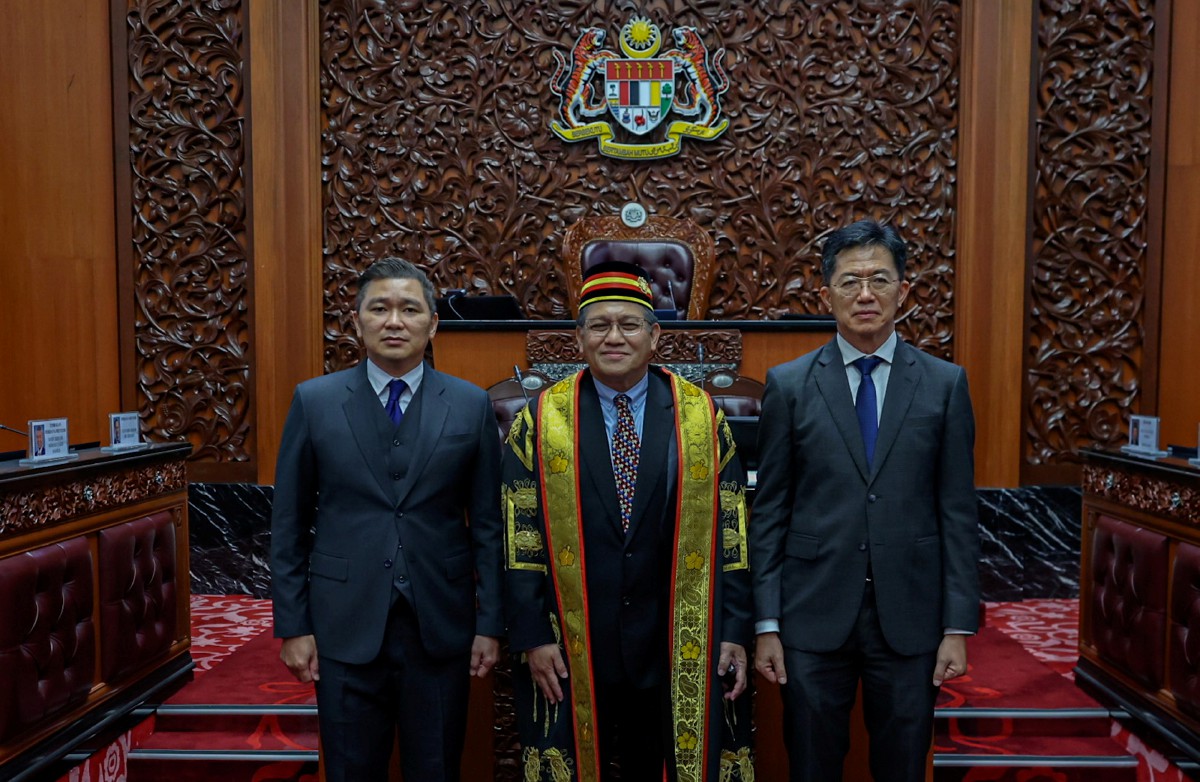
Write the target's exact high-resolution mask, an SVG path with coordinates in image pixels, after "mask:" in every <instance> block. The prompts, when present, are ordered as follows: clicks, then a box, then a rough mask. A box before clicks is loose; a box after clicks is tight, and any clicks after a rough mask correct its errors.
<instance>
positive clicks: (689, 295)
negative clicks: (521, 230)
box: [563, 215, 716, 320]
mask: <svg viewBox="0 0 1200 782" xmlns="http://www.w3.org/2000/svg"><path fill="white" fill-rule="evenodd" d="M609 260H621V261H628V262H631V263H636V264H637V265H638V266H641V267H642V268H643V269H645V270H646V271H647V272H649V274H650V278H651V281H652V282H651V286H650V287H651V289H652V290H653V292H654V301H655V308H656V309H665V310H676V311H679V312H682V313H684V315H685V316H686V317H687V318H688V319H689V320H702V319H703V318H704V317H706V315H707V313H708V297H709V294H710V293H711V292H712V284H713V276H714V274H715V273H716V250H715V247H714V245H713V240H712V237H711V236H709V235H708V233H706V232H705V231H703V230H701V228H700V226H699V225H697V224H696V223H695V222H693V221H691V220H688V219H686V218H674V217H662V216H659V215H650V216H649V217H648V218H647V219H646V222H645V224H644V225H642V226H639V227H638V228H630V227H629V226H627V225H625V223H624V222H622V221H621V218H620V217H616V216H606V217H584V218H582V219H580V220H579V221H577V222H576V223H574V224H573V225H571V226H570V227H569V228H567V232H566V236H565V237H564V238H563V263H564V266H565V270H566V281H567V295H568V297H569V304H570V307H571V314H572V315H574V314H575V313H576V312H577V311H578V309H579V287H580V285H581V284H582V280H583V272H584V270H586V269H588V268H590V267H591V266H594V265H595V264H597V263H600V262H601V261H609ZM668 281H670V286H668V284H667V283H668ZM672 286H673V287H674V294H675V295H674V297H672V295H671V287H672Z"/></svg>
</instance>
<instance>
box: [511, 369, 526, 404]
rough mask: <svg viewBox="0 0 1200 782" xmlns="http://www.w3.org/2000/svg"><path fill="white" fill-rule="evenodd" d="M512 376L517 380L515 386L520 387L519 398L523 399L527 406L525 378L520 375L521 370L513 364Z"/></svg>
mask: <svg viewBox="0 0 1200 782" xmlns="http://www.w3.org/2000/svg"><path fill="white" fill-rule="evenodd" d="M513 375H515V376H516V378H517V385H519V386H520V387H521V396H523V397H525V404H529V393H528V392H527V391H526V390H525V378H524V377H522V375H521V368H520V367H519V366H517V365H516V364H513Z"/></svg>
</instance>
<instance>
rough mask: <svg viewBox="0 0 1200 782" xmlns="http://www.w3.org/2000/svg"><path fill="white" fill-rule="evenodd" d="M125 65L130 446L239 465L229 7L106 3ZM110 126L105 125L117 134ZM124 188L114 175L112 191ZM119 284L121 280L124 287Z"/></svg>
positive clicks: (235, 35) (241, 403)
mask: <svg viewBox="0 0 1200 782" xmlns="http://www.w3.org/2000/svg"><path fill="white" fill-rule="evenodd" d="M114 10H119V13H120V16H118V18H123V19H124V25H123V34H124V36H125V44H126V47H125V50H126V52H127V54H128V61H127V72H126V73H125V74H124V76H121V75H120V72H119V71H118V76H117V77H116V81H117V83H118V84H119V83H120V81H121V79H122V78H125V79H126V80H127V88H128V103H127V105H124V106H122V102H121V97H123V96H120V95H118V98H117V105H118V107H120V108H122V109H124V110H125V111H126V112H127V115H126V116H127V121H128V129H129V139H128V142H129V143H128V148H127V150H126V154H120V153H119V154H118V159H119V165H122V164H125V165H127V166H128V174H127V176H128V181H129V190H130V192H129V193H127V194H119V198H120V199H121V201H122V202H123V204H127V205H128V208H129V211H130V214H131V215H132V225H131V233H132V236H131V237H125V239H126V240H128V241H130V243H131V244H132V255H131V256H130V255H129V253H128V252H126V253H125V255H126V257H128V258H129V262H130V265H131V266H132V268H133V271H132V288H133V291H132V295H133V298H134V301H135V302H136V305H135V307H134V310H133V320H134V324H133V331H134V333H135V340H136V351H135V354H134V358H133V363H134V365H135V366H134V371H135V384H136V389H137V403H138V406H139V408H140V412H141V416H142V421H143V424H142V426H143V432H144V433H145V434H146V435H147V436H148V437H149V438H150V439H154V440H172V439H181V438H186V439H187V440H189V441H190V442H191V443H192V444H193V446H194V447H195V458H197V459H199V460H204V461H210V462H241V461H246V460H249V459H250V458H251V453H252V449H251V448H250V444H249V442H248V440H249V437H250V431H251V427H252V420H251V409H250V400H251V393H250V392H251V389H250V376H251V356H250V353H251V349H250V348H251V344H252V340H251V329H250V319H249V314H248V310H247V307H248V300H249V295H250V293H249V274H250V268H251V267H250V259H249V240H248V217H247V209H248V206H247V203H248V196H247V192H248V188H247V176H248V173H247V167H246V159H245V155H246V152H247V149H248V136H247V128H246V123H247V98H246V94H245V86H246V57H245V51H246V42H245V38H244V7H243V4H242V3H241V2H239V0H222V2H202V0H138V2H133V0H130V1H129V2H128V3H125V2H121V0H118V3H117V5H116V6H114ZM120 117H121V114H120V113H118V127H120V125H121V124H122V123H121V120H120ZM125 176H126V175H121V174H119V176H118V180H119V181H121V180H124V179H125ZM126 279H129V278H128V277H127V278H126Z"/></svg>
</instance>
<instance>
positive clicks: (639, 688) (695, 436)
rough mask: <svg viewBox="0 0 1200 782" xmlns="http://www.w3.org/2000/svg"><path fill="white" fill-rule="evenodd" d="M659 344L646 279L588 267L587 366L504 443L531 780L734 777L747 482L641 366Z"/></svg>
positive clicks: (705, 400)
mask: <svg viewBox="0 0 1200 782" xmlns="http://www.w3.org/2000/svg"><path fill="white" fill-rule="evenodd" d="M659 334H660V327H659V325H658V322H657V319H656V318H655V316H654V312H653V309H652V299H651V295H650V287H649V285H648V282H647V278H646V273H645V272H644V271H642V270H641V269H640V268H638V267H637V266H634V265H632V264H628V263H623V262H607V263H603V264H599V265H597V266H595V267H592V269H590V270H589V272H588V276H587V279H586V280H585V281H584V284H583V289H582V295H581V311H580V315H579V320H578V331H577V340H578V343H579V348H580V351H581V352H582V353H583V355H584V357H585V359H586V361H587V365H588V368H587V369H586V370H584V371H583V372H580V373H578V374H575V375H572V376H571V377H568V378H567V379H565V380H563V381H561V382H559V383H557V384H555V385H554V386H552V387H551V388H549V389H548V390H547V391H545V392H544V393H543V394H542V395H541V396H540V397H539V398H538V399H537V400H535V401H534V402H531V403H530V405H529V406H528V407H527V408H526V409H525V410H523V411H522V412H521V414H520V415H519V416H518V417H517V419H516V421H515V422H514V423H513V427H512V429H511V430H510V432H509V437H508V447H507V448H506V449H505V452H504V490H503V491H504V497H503V501H504V506H505V508H506V533H507V534H506V544H507V546H506V547H507V574H506V584H507V589H506V596H507V599H506V604H505V609H506V613H507V616H508V627H509V641H510V648H511V649H512V650H513V652H514V653H517V654H519V655H520V662H521V663H524V664H519V665H517V666H515V670H514V677H515V679H514V690H515V693H516V697H517V718H518V722H519V730H520V735H521V744H522V748H523V756H522V759H523V765H524V769H523V771H524V779H527V780H532V779H537V780H547V781H550V780H553V781H554V782H557V781H558V780H566V779H570V780H574V781H577V782H598V780H607V779H610V778H611V774H612V763H613V762H616V763H617V764H618V765H619V767H620V778H621V780H622V782H663V779H664V773H666V774H667V778H668V779H672V780H674V779H676V778H681V779H691V780H712V782H716V780H717V779H718V778H720V779H746V778H747V777H745V776H742V775H741V772H740V771H738V768H739V764H741V767H742V768H745V769H746V770H747V772H748V771H749V766H750V756H749V727H750V720H749V714H748V711H747V710H746V709H747V708H748V706H749V703H748V699H746V698H743V699H741V700H740V701H734V699H735V698H737V696H738V695H739V694H740V693H741V692H742V691H743V689H744V688H745V683H746V680H745V673H746V667H747V663H746V657H745V646H744V645H745V644H746V643H747V642H748V641H749V637H750V635H751V625H750V601H751V594H750V580H749V574H748V573H747V570H746V561H747V556H746V546H745V541H746V527H745V500H744V477H743V473H742V469H741V466H740V465H739V463H738V460H737V458H736V456H735V455H734V450H733V441H732V437H731V435H730V433H729V427H728V426H727V425H726V424H725V421H724V418H723V416H722V415H721V414H720V413H719V412H718V411H717V410H716V409H715V408H714V406H713V403H712V400H711V399H710V398H709V397H708V395H707V394H705V393H704V392H703V391H701V390H700V389H699V388H697V387H696V386H694V385H692V384H691V383H688V382H687V381H685V380H683V379H682V378H680V377H678V376H675V375H671V374H669V373H667V372H664V371H662V370H660V369H658V368H656V367H651V366H650V359H651V356H652V355H653V354H654V349H655V347H656V345H657V344H658V339H659ZM723 696H724V697H723ZM735 708H740V709H741V711H742V713H741V714H740V715H738V716H735V715H734V714H733V712H732V710H733V709H735ZM726 710H729V711H728V712H727V711H726ZM730 726H736V727H737V728H738V732H735V731H733V730H732V729H730ZM726 772H727V773H728V776H719V775H720V774H722V773H726Z"/></svg>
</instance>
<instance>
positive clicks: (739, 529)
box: [720, 481, 750, 573]
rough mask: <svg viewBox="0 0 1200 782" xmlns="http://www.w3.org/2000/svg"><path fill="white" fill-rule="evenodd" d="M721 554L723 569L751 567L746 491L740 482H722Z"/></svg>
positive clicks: (726, 570)
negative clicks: (747, 534)
mask: <svg viewBox="0 0 1200 782" xmlns="http://www.w3.org/2000/svg"><path fill="white" fill-rule="evenodd" d="M720 497H721V555H722V557H723V559H724V566H723V569H724V570H725V572H727V573H728V572H729V571H731V570H746V569H748V568H749V567H750V552H749V543H748V542H747V538H746V493H745V491H744V489H743V487H742V485H741V484H740V483H735V482H733V481H725V482H723V483H722V484H721V491H720Z"/></svg>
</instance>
